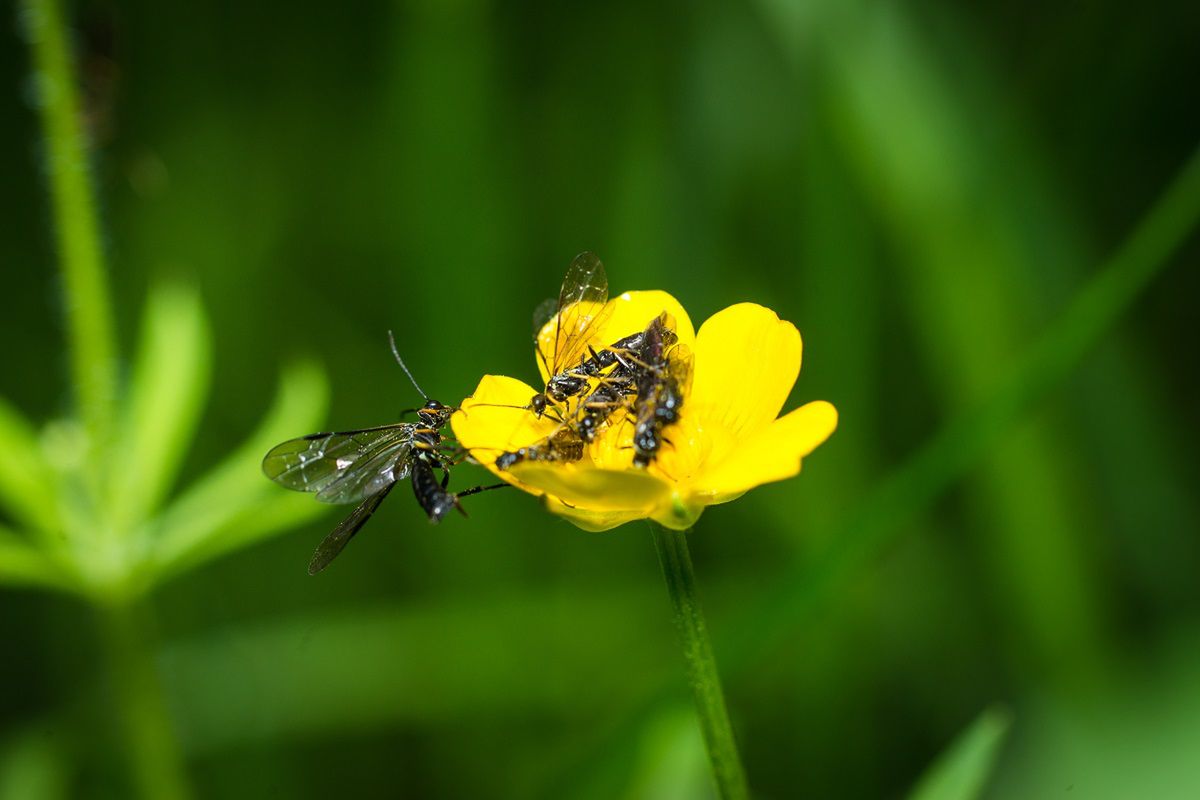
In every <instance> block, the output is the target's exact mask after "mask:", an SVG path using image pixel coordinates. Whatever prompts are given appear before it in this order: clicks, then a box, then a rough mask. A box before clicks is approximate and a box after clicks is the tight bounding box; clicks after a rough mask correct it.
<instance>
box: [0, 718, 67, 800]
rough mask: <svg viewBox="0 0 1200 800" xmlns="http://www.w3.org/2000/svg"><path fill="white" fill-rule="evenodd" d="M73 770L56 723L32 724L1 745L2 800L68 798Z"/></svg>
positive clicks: (0, 787) (0, 793) (0, 788)
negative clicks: (58, 738)
mask: <svg viewBox="0 0 1200 800" xmlns="http://www.w3.org/2000/svg"><path fill="white" fill-rule="evenodd" d="M71 772H72V769H71V765H70V764H68V763H67V761H66V759H64V758H63V753H62V750H61V748H60V747H59V746H58V744H57V743H56V742H55V741H54V729H53V727H51V726H50V725H39V726H37V727H32V726H31V727H29V728H28V729H26V730H23V731H21V732H20V733H19V734H17V735H16V736H14V737H12V738H11V739H9V740H8V741H7V742H5V743H4V746H3V747H2V748H0V800H58V798H65V797H67V796H68V794H67V789H68V788H69V784H68V776H69V775H70V773H71Z"/></svg>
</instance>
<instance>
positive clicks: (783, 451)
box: [692, 400, 837, 503]
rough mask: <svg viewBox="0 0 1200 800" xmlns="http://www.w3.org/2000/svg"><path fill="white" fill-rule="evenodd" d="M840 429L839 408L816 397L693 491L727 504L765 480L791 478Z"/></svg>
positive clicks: (708, 472) (742, 447)
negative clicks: (806, 458) (805, 460)
mask: <svg viewBox="0 0 1200 800" xmlns="http://www.w3.org/2000/svg"><path fill="white" fill-rule="evenodd" d="M835 428H837V409H835V408H834V407H833V406H832V405H830V404H829V403H826V402H825V401H824V400H817V401H815V402H812V403H808V404H806V405H803V406H801V407H800V408H797V409H796V410H795V411H793V412H791V413H790V414H787V415H785V416H783V417H780V418H779V419H777V420H775V421H774V422H772V423H771V424H770V425H767V426H765V427H763V428H762V429H760V430H759V431H758V433H756V434H754V435H753V436H751V437H749V438H748V439H746V440H745V441H743V442H741V443H740V444H739V445H738V446H737V447H736V448H734V449H733V450H731V451H730V452H729V454H728V455H727V456H726V457H725V458H724V459H722V460H721V461H719V462H716V463H712V464H709V465H707V466H706V468H705V469H704V471H703V472H702V473H701V474H700V475H698V476H697V477H696V480H695V482H694V484H693V487H692V493H693V494H695V495H697V496H698V497H701V498H706V502H708V503H724V502H727V501H729V500H733V499H734V498H735V497H737V496H738V495H740V494H742V493H743V492H745V491H748V490H750V489H753V488H754V487H755V486H759V485H761V484H764V483H771V482H772V481H781V480H783V479H784V478H790V477H792V476H793V475H795V474H796V473H798V472H799V471H800V459H802V458H804V456H806V455H808V454H809V453H811V452H812V451H813V450H814V449H815V448H816V447H817V445H819V444H821V442H823V441H825V440H826V439H828V438H829V435H830V434H831V433H833V431H834V429H835Z"/></svg>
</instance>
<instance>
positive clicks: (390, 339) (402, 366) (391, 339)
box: [388, 331, 429, 403]
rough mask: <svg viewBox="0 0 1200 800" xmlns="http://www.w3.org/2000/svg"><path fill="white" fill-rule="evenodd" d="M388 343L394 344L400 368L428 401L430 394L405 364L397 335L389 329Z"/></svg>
mask: <svg viewBox="0 0 1200 800" xmlns="http://www.w3.org/2000/svg"><path fill="white" fill-rule="evenodd" d="M388 344H390V345H391V346H392V355H393V356H395V357H396V363H397V364H399V365H400V369H402V370H404V374H405V375H407V376H408V379H409V380H410V381H412V385H413V388H415V389H416V390H417V394H419V395H421V397H423V398H424V399H425V402H427V403H428V402H429V395H427V394H425V390H424V389H422V388H421V384H419V383H417V379H416V378H414V377H413V374H412V373H411V372H409V371H408V365H407V364H405V363H404V359H403V358H401V357H400V350H399V348H397V347H396V337H395V336H393V335H392V332H391V331H388Z"/></svg>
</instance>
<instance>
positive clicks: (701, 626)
mask: <svg viewBox="0 0 1200 800" xmlns="http://www.w3.org/2000/svg"><path fill="white" fill-rule="evenodd" d="M650 527H651V530H653V532H654V547H655V549H656V550H657V551H658V561H659V564H660V565H661V566H662V572H663V578H664V579H666V582H667V592H668V594H670V596H671V607H672V609H673V610H674V612H675V627H676V629H677V630H678V631H679V639H680V642H681V643H682V644H683V658H684V662H685V664H686V667H687V677H688V683H689V684H690V685H691V687H692V699H693V700H694V701H695V704H696V713H697V715H698V716H699V718H700V731H701V733H702V734H703V735H704V745H705V747H706V748H707V749H708V760H709V763H710V765H711V766H712V772H713V779H714V780H715V781H716V784H717V794H718V796H720V797H721V798H726V799H727V800H728V799H729V798H748V797H749V796H750V791H749V788H748V787H747V785H746V773H745V770H743V769H742V761H741V757H740V756H739V755H738V749H737V742H735V741H734V738H733V728H732V727H731V726H730V724H729V712H728V711H727V710H726V708H725V694H724V693H723V692H722V691H721V679H720V676H718V675H717V661H716V659H715V658H714V657H713V650H712V642H710V641H709V638H708V626H707V625H705V622H704V611H703V609H701V607H700V597H699V595H698V594H697V592H696V576H695V573H694V571H693V570H692V555H691V553H690V552H689V551H688V545H687V537H688V534H689V533H690V531H672V530H667V529H666V528H663V527H662V526H660V525H658V524H656V523H651V524H650Z"/></svg>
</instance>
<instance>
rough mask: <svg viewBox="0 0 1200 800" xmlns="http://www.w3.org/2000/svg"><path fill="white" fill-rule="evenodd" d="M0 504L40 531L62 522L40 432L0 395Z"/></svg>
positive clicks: (49, 529)
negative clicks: (40, 439) (38, 433)
mask: <svg viewBox="0 0 1200 800" xmlns="http://www.w3.org/2000/svg"><path fill="white" fill-rule="evenodd" d="M0 506H3V507H4V508H5V510H7V511H8V512H9V513H10V514H12V517H13V519H14V520H16V521H18V522H20V523H22V524H23V525H27V526H28V527H30V528H32V529H34V530H37V531H39V532H41V533H53V532H54V531H56V530H57V529H58V528H59V527H60V525H59V519H58V507H57V503H56V501H55V491H54V478H53V471H52V470H51V469H50V467H49V465H48V464H47V463H46V460H45V457H44V455H43V453H42V448H41V444H40V442H39V440H38V435H37V432H36V431H35V430H34V429H33V426H32V425H30V424H29V423H28V422H27V421H26V420H25V418H24V417H23V416H21V413H20V412H19V411H17V410H16V409H15V408H13V407H12V406H11V405H9V403H8V402H7V401H6V400H4V398H2V397H0Z"/></svg>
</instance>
